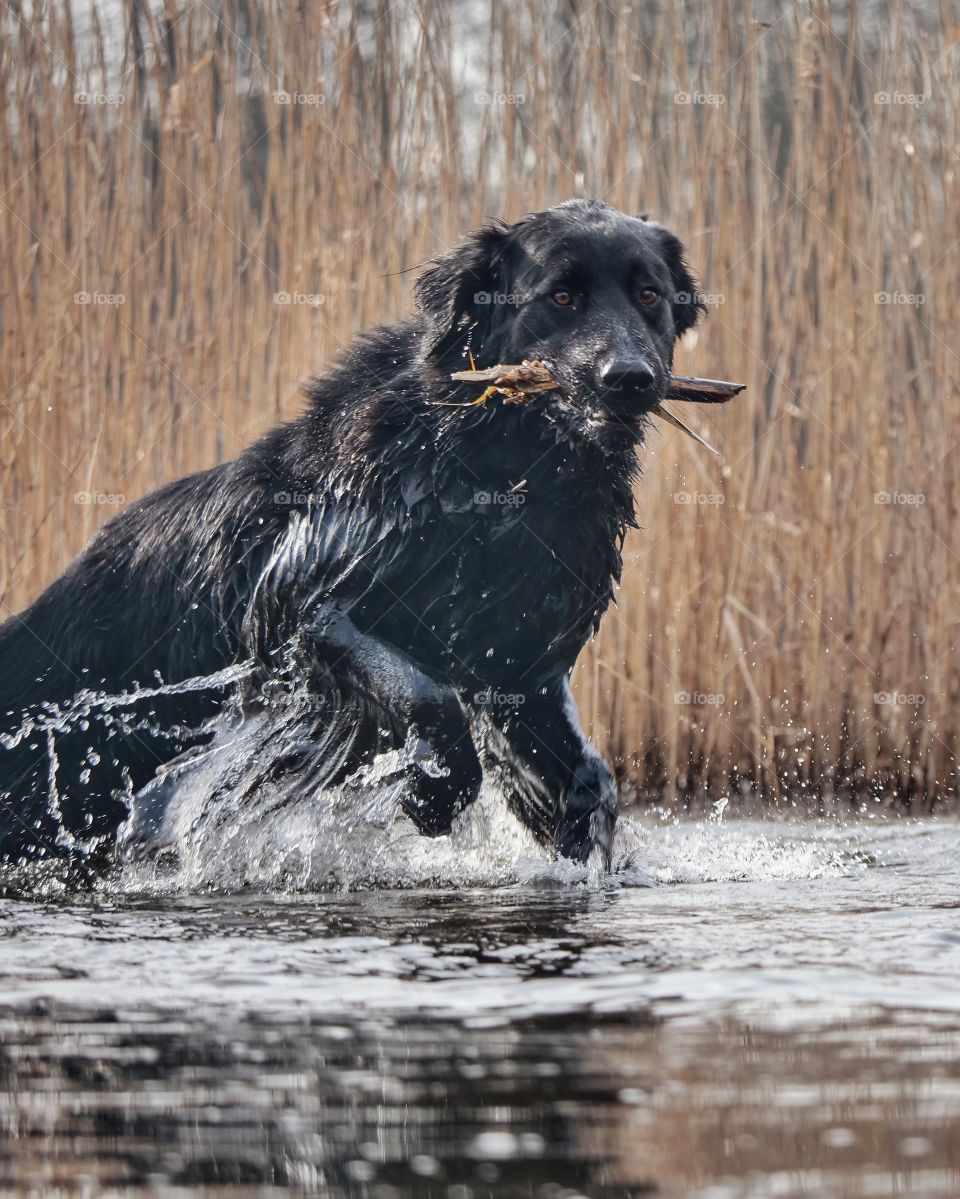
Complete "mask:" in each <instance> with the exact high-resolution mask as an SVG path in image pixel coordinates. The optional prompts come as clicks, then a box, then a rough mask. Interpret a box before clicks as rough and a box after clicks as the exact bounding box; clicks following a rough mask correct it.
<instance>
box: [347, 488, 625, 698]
mask: <svg viewBox="0 0 960 1199" xmlns="http://www.w3.org/2000/svg"><path fill="white" fill-rule="evenodd" d="M512 474H513V472H505V471H503V470H500V471H495V472H490V473H489V474H488V475H486V476H484V477H481V478H480V479H478V480H474V479H473V478H470V480H469V481H465V480H464V479H463V478H462V477H461V478H460V479H458V480H457V481H455V482H454V481H451V482H449V483H447V484H446V485H445V486H443V487H441V488H439V489H438V490H437V491H436V492H434V494H432V495H430V496H429V497H410V498H414V499H415V504H414V506H413V508H412V509H411V511H410V514H409V521H408V522H407V525H406V528H405V530H404V534H403V539H404V543H405V544H404V549H403V552H402V553H401V554H399V555H398V556H397V559H396V560H395V566H394V568H393V569H392V570H391V572H390V577H389V578H383V579H381V580H379V581H378V584H377V585H376V586H375V588H374V589H373V591H372V592H371V593H370V594H369V595H368V596H367V597H365V599H364V608H365V610H366V612H365V615H366V618H367V621H368V622H369V623H370V624H371V627H376V629H377V630H378V631H379V633H380V634H381V635H383V636H385V637H387V638H388V639H389V640H391V641H393V642H394V643H395V644H400V645H401V646H403V647H404V648H406V649H408V650H409V651H410V652H411V653H413V654H414V656H415V657H417V659H418V660H420V661H422V662H424V663H426V664H427V665H430V666H431V667H433V668H435V669H438V670H442V671H443V672H444V673H446V674H449V675H451V676H453V677H454V678H461V679H462V680H464V681H465V682H469V681H470V680H477V679H479V680H481V681H484V682H487V683H490V684H499V683H504V682H506V681H511V680H512V681H513V682H515V683H516V685H517V686H525V685H528V684H529V685H533V684H534V683H535V682H536V681H537V680H539V679H541V678H545V677H549V675H550V674H551V673H555V672H556V669H557V668H558V667H561V668H564V669H566V668H569V666H571V665H572V664H573V661H574V660H575V658H576V655H577V654H578V652H579V650H580V649H581V647H582V646H583V644H584V642H585V641H586V640H587V639H588V638H589V637H590V635H591V634H592V632H593V630H594V628H595V626H596V623H597V621H598V620H599V618H600V616H601V615H602V614H603V611H604V610H605V608H606V607H607V604H608V603H609V600H610V597H611V593H612V588H613V585H614V583H615V580H616V579H617V577H618V576H619V569H620V555H619V538H620V533H621V521H620V515H619V513H617V512H615V511H613V510H612V507H610V508H608V507H605V506H604V504H603V502H602V500H603V497H602V496H601V495H599V493H598V492H597V490H596V489H591V488H588V487H585V486H584V485H583V483H582V482H581V481H578V480H576V479H574V478H561V477H559V476H557V477H555V478H550V477H549V476H546V475H545V474H544V473H543V472H540V473H539V474H538V473H537V472H536V471H534V470H531V471H530V472H529V478H526V479H524V478H519V479H517V478H512V477H511V475H512Z"/></svg>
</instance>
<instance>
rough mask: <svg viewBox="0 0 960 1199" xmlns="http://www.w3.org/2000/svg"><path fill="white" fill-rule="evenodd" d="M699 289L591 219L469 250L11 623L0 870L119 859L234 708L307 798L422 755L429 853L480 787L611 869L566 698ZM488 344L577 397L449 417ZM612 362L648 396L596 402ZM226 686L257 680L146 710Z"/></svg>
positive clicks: (609, 792)
mask: <svg viewBox="0 0 960 1199" xmlns="http://www.w3.org/2000/svg"><path fill="white" fill-rule="evenodd" d="M644 288H648V289H649V288H653V289H655V290H656V292H657V293H658V294H659V295H660V297H661V298H660V299H659V300H658V301H657V302H656V304H653V305H645V304H643V303H642V302H641V301H640V300H639V298H638V296H639V293H640V291H642V290H643V289H644ZM561 290H562V291H566V292H568V293H569V295H570V297H571V298H572V299H573V300H574V302H573V303H572V304H565V303H564V304H561V303H558V302H557V296H558V294H559V292H560V291H561ZM696 291H697V287H696V283H695V281H694V279H693V278H692V277H691V275H690V273H689V271H688V269H687V267H686V265H685V262H684V254H683V250H682V247H681V245H680V243H679V241H678V240H677V239H676V238H675V237H673V236H672V235H671V234H669V233H667V232H666V231H665V230H663V229H662V228H661V227H660V226H658V225H656V224H654V223H652V222H648V221H645V220H642V219H639V218H634V217H627V216H624V215H623V214H621V213H619V212H617V211H616V210H615V209H612V208H610V207H609V206H607V205H604V204H601V203H599V202H586V201H571V202H568V203H567V204H563V205H560V206H558V207H557V208H554V209H550V210H548V211H547V212H545V213H539V214H535V215H532V216H530V217H527V218H525V219H523V220H521V221H519V222H518V223H516V224H514V225H506V224H495V225H491V226H488V227H485V228H482V229H479V230H477V231H476V232H474V233H472V234H470V235H469V236H468V237H467V238H466V239H465V240H464V241H463V242H462V243H461V244H460V245H459V246H458V247H457V248H455V249H454V250H452V251H451V252H449V253H447V254H445V255H444V256H443V257H441V258H440V259H439V260H437V261H436V262H435V263H434V264H433V265H431V266H430V267H429V268H428V269H427V270H426V271H425V272H424V273H423V274H422V275H421V277H420V279H419V281H418V283H417V285H416V296H417V312H416V315H415V316H414V317H413V319H412V320H409V321H407V322H404V323H400V324H396V325H392V326H387V327H383V328H379V329H376V330H374V331H372V332H370V333H367V334H365V335H363V336H361V337H359V338H358V339H357V340H356V342H355V343H354V344H353V345H352V346H351V347H350V349H349V350H348V351H347V353H346V354H345V356H344V357H343V359H342V361H341V362H340V363H339V365H338V366H336V367H335V368H334V369H333V370H331V371H330V372H329V373H328V374H326V375H324V376H322V377H321V378H318V379H316V380H314V381H313V382H312V383H311V384H310V386H309V388H308V390H307V396H308V399H309V404H308V407H307V409H306V411H305V412H304V413H303V414H302V415H301V416H300V417H298V418H297V419H295V420H293V421H292V422H290V423H289V424H286V425H283V426H282V427H280V428H277V429H275V430H273V431H272V432H270V433H269V434H268V435H267V436H265V437H264V438H262V439H261V440H260V441H258V442H257V443H256V444H255V445H253V446H251V447H250V448H249V449H247V450H246V451H245V452H244V453H242V454H241V455H240V456H239V457H238V458H237V459H235V460H234V461H231V462H228V463H225V464H224V465H222V466H218V467H215V468H214V469H212V470H207V471H203V472H201V473H199V474H195V475H192V476H190V477H188V478H186V479H181V480H179V481H177V482H175V483H171V484H170V485H169V486H166V487H163V488H161V489H160V490H158V491H156V492H154V493H153V494H151V495H148V496H147V497H146V498H145V499H143V500H141V501H140V502H139V503H137V504H134V505H132V506H131V507H129V508H128V509H126V510H125V511H123V512H121V513H120V514H119V515H118V516H117V517H115V518H114V519H113V520H112V521H110V522H109V523H108V524H107V525H106V526H104V528H102V529H101V530H100V532H99V533H98V534H97V535H96V537H95V538H94V540H93V542H92V543H91V545H90V546H89V547H88V548H87V549H86V550H85V551H84V553H82V554H81V555H80V557H78V558H77V559H76V560H75V561H74V562H73V564H72V565H71V566H70V567H69V568H68V569H67V570H66V571H65V573H64V574H63V575H62V576H61V577H60V578H58V579H57V580H56V581H55V582H54V583H53V584H52V585H51V586H50V587H49V588H48V589H47V590H46V591H45V592H44V593H43V594H42V595H41V596H40V597H39V598H38V599H37V600H36V601H35V603H33V604H32V605H31V606H30V607H29V608H27V609H26V610H25V611H23V612H21V613H20V614H19V615H15V616H12V617H11V618H10V619H8V620H7V621H6V623H4V624H3V625H2V626H0V736H2V737H4V738H5V740H4V741H3V742H2V746H3V747H0V795H2V796H3V802H2V806H0V852H2V853H3V854H5V855H7V856H8V857H17V856H19V855H25V856H28V857H29V856H36V855H38V854H40V855H44V854H54V853H56V854H60V853H65V852H77V851H78V850H80V851H85V850H87V849H89V848H90V847H91V846H93V845H96V844H97V839H98V838H100V839H101V841H102V843H109V842H110V841H111V840H112V836H113V834H114V833H115V831H116V828H117V826H118V824H119V823H120V821H122V820H123V819H124V817H125V816H126V814H127V811H128V809H129V807H130V806H131V803H132V801H133V797H134V796H135V795H136V793H137V792H138V791H139V790H140V789H141V788H143V787H144V786H145V785H146V784H147V783H149V781H150V780H151V779H152V778H153V777H154V775H155V774H156V773H157V770H158V767H160V766H161V764H163V763H169V762H171V761H172V760H174V759H176V758H177V756H178V755H182V754H184V753H185V752H189V751H190V750H191V748H192V747H196V746H199V745H202V744H204V743H205V742H206V741H207V740H208V739H209V737H210V735H211V731H210V730H211V727H212V724H211V722H212V721H214V720H215V718H217V716H218V715H219V714H221V713H222V712H224V711H225V710H229V711H230V712H232V713H234V715H235V714H236V706H237V703H238V702H239V703H241V704H242V705H243V709H244V711H245V712H246V713H247V714H250V713H258V714H259V715H260V716H261V717H262V716H263V714H264V713H267V715H268V717H269V719H268V720H267V723H266V727H268V728H272V730H273V731H272V733H271V737H272V738H273V740H274V741H276V740H277V738H278V737H279V736H280V735H281V733H282V734H283V736H288V735H289V734H291V733H292V734H293V735H290V736H289V748H287V747H286V746H285V748H284V751H283V753H281V754H279V755H277V754H274V755H273V757H272V759H271V762H272V764H271V767H270V769H271V772H272V774H273V775H274V776H276V775H277V774H285V775H286V776H287V777H288V781H289V788H288V789H289V790H291V791H298V792H299V793H300V794H301V795H302V794H306V793H308V790H309V787H311V786H313V785H314V784H317V783H338V782H340V781H342V780H343V779H344V778H346V777H347V776H348V775H350V773H351V772H353V771H355V770H356V769H357V768H358V767H359V766H361V765H362V764H363V763H365V762H368V761H369V760H370V759H371V757H372V756H373V755H374V753H375V752H376V751H378V750H383V749H389V748H395V747H398V746H403V745H406V746H407V748H408V750H412V753H413V756H414V758H419V759H420V760H425V759H426V758H429V756H430V755H431V754H433V755H435V756H436V759H437V765H438V766H439V770H438V769H432V770H426V769H423V768H422V767H421V766H419V765H417V764H415V763H414V764H411V765H408V766H407V767H405V771H406V775H407V778H406V787H405V791H404V797H403V801H402V802H403V806H404V808H405V810H406V811H407V812H408V814H409V815H410V816H411V817H412V818H413V819H414V820H415V821H416V823H417V824H418V825H419V827H421V829H422V830H423V831H425V832H429V833H442V832H445V831H447V830H448V829H449V827H450V822H451V820H452V818H453V816H454V815H455V813H456V812H457V811H458V810H460V808H462V807H463V805H465V804H467V803H469V802H470V801H471V800H472V799H473V798H474V797H475V796H476V794H477V791H478V789H479V785H480V780H481V774H482V771H483V770H484V769H486V770H489V771H492V772H494V773H496V774H497V775H498V776H499V778H500V779H501V781H502V783H503V785H504V786H505V787H506V788H507V791H508V795H509V798H510V802H511V804H512V806H513V807H514V809H515V810H516V811H517V812H518V814H519V815H520V816H521V817H522V819H524V820H525V821H526V822H527V823H528V825H529V826H530V827H531V828H532V829H533V830H534V831H535V832H536V834H537V836H538V837H539V838H540V839H541V840H542V841H543V842H544V843H545V844H548V845H550V846H554V847H556V849H557V850H558V851H559V852H560V853H563V854H566V855H569V856H572V857H575V858H579V859H585V858H586V857H587V856H588V855H589V854H590V852H591V850H592V849H594V848H595V847H596V848H597V849H598V850H599V852H600V853H601V856H602V857H603V858H604V859H606V858H607V857H608V855H609V845H610V839H611V836H612V829H613V822H614V814H615V792H614V786H613V782H612V778H611V775H610V772H609V770H608V769H607V767H606V765H605V764H604V763H603V761H602V759H601V758H600V757H599V756H598V755H597V754H596V752H595V751H594V750H593V749H592V747H591V746H590V745H589V743H588V742H587V741H586V740H585V738H584V737H583V734H582V733H581V731H580V729H579V725H578V722H577V718H576V712H575V709H574V707H573V705H572V701H571V700H570V697H569V690H568V684H567V680H568V676H569V674H570V671H571V669H572V667H573V664H574V662H575V660H576V658H577V655H578V654H579V652H580V650H581V648H582V647H583V645H584V643H585V642H586V641H587V640H588V639H589V638H590V637H591V636H592V634H593V633H594V632H595V630H596V629H597V627H598V624H599V621H600V618H601V616H602V615H603V613H604V611H605V609H606V607H607V605H608V604H609V602H610V600H611V598H612V595H613V589H614V587H615V585H616V583H617V581H618V580H619V578H620V570H621V558H620V549H621V544H622V540H623V537H624V534H625V532H626V530H627V529H628V528H629V527H630V526H631V525H633V524H634V508H633V496H632V484H633V480H634V474H635V471H636V455H635V449H636V446H637V444H638V442H640V441H642V437H643V430H644V426H645V420H646V417H645V414H646V413H648V412H649V409H650V408H651V407H652V406H653V405H654V404H655V403H656V402H657V401H658V399H659V398H660V397H661V396H662V394H663V389H664V387H665V383H666V377H667V373H668V371H669V369H670V364H671V359H672V353H673V346H674V342H675V340H676V338H677V337H678V336H679V335H680V334H681V333H682V332H683V331H684V330H685V329H687V328H689V327H690V326H691V325H692V324H693V323H694V322H695V321H696V320H697V318H698V316H699V315H700V305H699V303H698V302H697V299H696ZM468 342H469V344H470V346H471V347H472V350H473V353H474V355H475V357H476V360H477V364H478V365H479V366H487V365H492V364H494V363H498V362H507V363H512V362H519V361H520V360H521V359H522V358H525V357H526V358H541V359H543V360H544V361H546V362H548V363H549V364H550V367H551V369H552V370H553V373H554V375H555V377H556V378H557V379H558V381H559V382H560V383H561V385H562V389H561V390H560V391H559V392H552V393H548V394H544V395H540V396H534V397H531V398H530V399H528V400H527V401H526V402H525V403H523V404H518V405H510V404H505V403H504V402H503V401H502V399H501V398H498V397H494V398H492V399H491V400H489V401H488V402H487V403H486V404H485V405H484V406H482V407H476V408H458V407H447V406H443V405H442V403H441V402H444V401H459V402H464V401H467V400H470V399H472V398H474V397H475V396H476V395H477V394H478V392H479V390H481V389H480V388H478V387H477V385H475V384H474V385H471V384H461V385H456V384H453V383H451V382H450V380H449V372H450V371H452V370H457V369H463V368H464V367H465V366H466V365H467V361H466V347H467V344H468ZM611 358H616V359H618V360H621V359H636V358H643V359H644V361H647V362H649V363H650V364H651V365H652V367H653V369H654V371H655V374H656V382H655V384H654V385H653V386H652V387H651V388H650V389H649V390H648V391H647V392H645V393H644V394H642V395H632V394H630V393H628V392H624V391H623V390H620V391H615V390H612V389H610V388H605V387H604V386H603V384H602V381H601V379H600V375H601V374H602V368H603V366H604V364H605V363H608V362H609V360H610V359H611ZM236 664H245V665H244V666H243V668H242V671H241V673H243V676H244V677H243V679H242V680H241V681H239V682H238V681H236V680H235V679H232V678H227V679H221V680H219V681H217V680H216V679H214V680H213V681H208V682H201V683H198V685H197V689H196V690H193V691H191V692H189V693H188V694H185V695H177V696H170V695H163V694H161V695H151V694H149V693H144V694H141V695H140V696H139V697H138V696H137V695H136V694H135V692H136V691H137V690H138V689H143V688H148V689H149V688H155V687H156V686H157V685H158V683H159V682H161V681H162V682H163V683H165V684H170V683H177V682H180V681H182V680H186V679H196V678H201V677H202V676H209V675H212V674H215V673H216V672H218V671H224V670H226V669H227V668H230V667H231V666H234V665H236ZM98 693H99V694H108V695H112V696H116V695H122V694H124V693H126V698H124V699H122V700H121V701H119V703H115V704H113V706H110V707H108V708H106V709H105V708H104V707H103V704H102V701H101V700H99V699H97V698H96V695H97V694H98ZM304 695H306V696H308V697H309V698H310V701H311V703H310V706H309V711H310V715H309V718H305V717H304V715H303V711H304V709H303V703H302V701H303V697H304ZM238 697H239V698H238ZM295 697H299V698H298V699H297V698H295ZM291 705H292V706H291ZM297 705H299V706H297ZM65 711H66V712H67V714H68V715H67V719H66V721H65V720H64V715H63V714H64V712H65ZM292 712H295V713H296V715H295V716H291V715H290V714H291V713H292ZM271 714H272V715H271ZM291 720H293V721H294V722H295V723H296V729H295V730H291V728H290V727H288V725H285V723H284V722H285V721H288V722H289V721H291ZM271 722H272V723H271ZM65 723H66V724H67V725H68V726H69V727H68V729H67V731H64V727H63V726H64V724H65ZM318 746H319V747H320V748H319V750H318ZM90 747H92V748H93V751H94V753H93V755H91V754H90V753H89V750H90ZM237 768H238V769H239V768H242V764H240V765H238V767H237ZM263 781H264V780H263V779H261V778H257V777H256V775H255V772H254V773H253V774H252V775H251V777H250V778H249V779H248V780H247V782H246V786H247V787H248V789H250V790H251V791H252V790H253V789H255V788H256V787H259V786H260V785H261V784H262V783H263Z"/></svg>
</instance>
